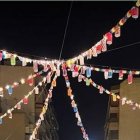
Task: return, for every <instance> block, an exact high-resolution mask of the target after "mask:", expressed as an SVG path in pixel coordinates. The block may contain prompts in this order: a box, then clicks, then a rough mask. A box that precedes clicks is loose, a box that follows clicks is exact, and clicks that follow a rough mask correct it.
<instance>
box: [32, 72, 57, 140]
mask: <svg viewBox="0 0 140 140" xmlns="http://www.w3.org/2000/svg"><path fill="white" fill-rule="evenodd" d="M56 79H57V74H55V76H54V78H53V80H52V83H51V87H50V89H49V93H48V95H47V98H46V99H45V102H44V106H43V108H42V111H41V113H40V115H39V119H38V120H37V122H36V127H35V128H34V130H33V132H32V134H31V136H30V140H34V139H36V135H37V132H38V129H39V127H40V126H41V122H42V121H44V115H45V113H46V112H47V109H48V104H49V100H50V99H51V98H52V90H53V88H54V87H56Z"/></svg>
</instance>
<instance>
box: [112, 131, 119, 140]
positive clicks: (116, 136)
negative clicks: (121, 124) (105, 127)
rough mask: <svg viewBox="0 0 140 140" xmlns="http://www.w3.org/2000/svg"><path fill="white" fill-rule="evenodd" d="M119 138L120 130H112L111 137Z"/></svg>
mask: <svg viewBox="0 0 140 140" xmlns="http://www.w3.org/2000/svg"><path fill="white" fill-rule="evenodd" d="M118 138H119V131H118V130H111V131H110V139H111V140H113V139H118Z"/></svg>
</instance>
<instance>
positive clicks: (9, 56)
mask: <svg viewBox="0 0 140 140" xmlns="http://www.w3.org/2000/svg"><path fill="white" fill-rule="evenodd" d="M5 59H10V63H11V66H15V65H16V59H19V60H20V61H21V62H22V66H27V64H28V63H29V64H31V63H32V64H33V70H34V72H38V66H39V65H42V66H43V68H44V71H47V69H48V67H51V68H52V69H59V67H60V65H61V63H62V62H63V61H59V60H54V59H52V60H50V61H48V60H44V59H42V60H36V59H31V58H27V57H23V56H19V55H17V54H14V53H9V52H7V51H5V50H0V61H2V60H5ZM55 65H57V67H56V66H55Z"/></svg>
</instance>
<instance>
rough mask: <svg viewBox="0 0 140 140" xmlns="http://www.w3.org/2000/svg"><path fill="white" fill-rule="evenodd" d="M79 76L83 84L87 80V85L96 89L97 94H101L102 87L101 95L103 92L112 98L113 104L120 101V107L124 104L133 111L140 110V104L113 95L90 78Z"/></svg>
mask: <svg viewBox="0 0 140 140" xmlns="http://www.w3.org/2000/svg"><path fill="white" fill-rule="evenodd" d="M81 76H82V79H83V80H84V82H85V83H86V81H87V80H89V81H90V84H89V85H92V86H93V87H95V88H96V89H98V90H99V93H100V92H101V91H100V90H101V89H100V88H101V87H102V92H101V94H102V93H103V92H105V93H106V94H108V95H110V96H112V98H113V101H114V102H115V101H117V100H120V101H121V102H122V105H124V104H127V105H130V106H132V109H133V110H135V109H136V108H137V109H140V104H139V103H136V102H134V101H132V100H130V99H127V98H126V97H121V96H120V95H117V94H115V93H113V92H111V91H109V90H107V89H105V88H104V87H103V86H101V85H98V84H96V83H95V82H94V81H93V80H92V79H91V78H90V79H89V78H86V77H85V76H83V75H81Z"/></svg>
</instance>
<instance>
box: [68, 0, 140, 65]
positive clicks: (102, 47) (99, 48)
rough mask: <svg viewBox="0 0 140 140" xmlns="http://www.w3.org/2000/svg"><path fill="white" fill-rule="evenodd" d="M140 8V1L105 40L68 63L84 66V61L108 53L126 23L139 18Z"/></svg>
mask: <svg viewBox="0 0 140 140" xmlns="http://www.w3.org/2000/svg"><path fill="white" fill-rule="evenodd" d="M139 6H140V0H138V1H137V2H136V5H135V6H133V7H132V8H131V9H130V10H129V11H128V12H127V13H126V14H125V16H124V17H123V18H122V19H121V20H120V21H119V22H118V23H117V25H115V26H114V27H113V28H112V29H111V30H110V31H109V32H107V33H106V34H104V35H103V38H102V39H101V40H100V41H99V42H97V43H96V44H95V45H94V46H92V47H91V48H90V49H89V50H87V51H85V52H83V53H81V54H80V55H78V56H76V57H74V58H71V59H68V60H67V61H68V62H67V63H69V64H73V63H75V62H76V63H77V64H78V62H79V63H80V65H84V59H85V58H87V59H91V58H92V57H97V56H98V54H101V53H102V52H106V51H107V45H111V44H112V43H113V35H114V36H115V37H116V38H118V37H120V36H121V28H122V26H123V25H124V24H125V23H126V21H127V20H128V19H129V18H130V17H132V18H134V19H137V18H138V17H139Z"/></svg>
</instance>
